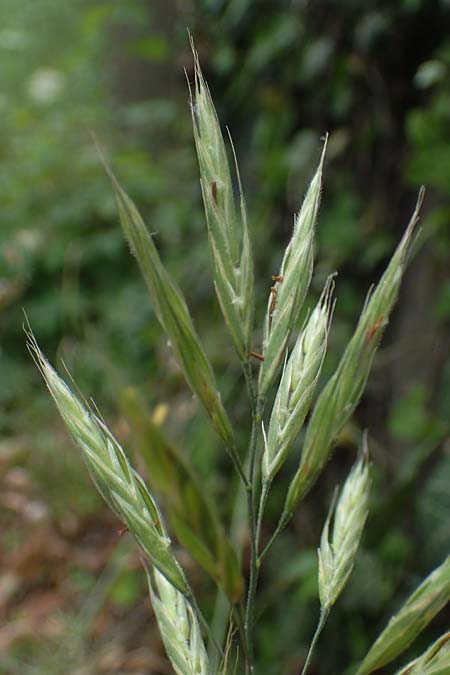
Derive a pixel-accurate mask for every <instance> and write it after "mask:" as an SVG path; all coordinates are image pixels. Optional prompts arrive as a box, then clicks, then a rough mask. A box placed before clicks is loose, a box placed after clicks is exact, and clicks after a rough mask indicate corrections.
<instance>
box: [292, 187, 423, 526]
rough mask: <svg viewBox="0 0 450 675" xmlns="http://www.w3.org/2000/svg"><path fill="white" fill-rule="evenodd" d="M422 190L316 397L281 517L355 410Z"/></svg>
mask: <svg viewBox="0 0 450 675" xmlns="http://www.w3.org/2000/svg"><path fill="white" fill-rule="evenodd" d="M423 194H424V192H423V190H421V191H420V194H419V199H418V202H417V205H416V208H415V210H414V213H413V215H412V217H411V220H410V222H409V225H408V227H407V229H406V231H405V233H404V235H403V237H402V239H401V241H400V243H399V245H398V247H397V250H396V251H395V253H394V255H393V256H392V259H391V261H390V263H389V265H388V267H387V268H386V270H385V272H384V274H383V276H382V278H381V280H380V282H379V283H378V285H377V287H376V288H375V290H374V291H373V293H372V294H371V296H370V297H369V299H368V300H367V302H366V305H365V307H364V309H363V312H362V314H361V317H360V319H359V323H358V326H357V328H356V331H355V333H354V335H353V337H352V339H351V340H350V342H349V344H348V345H347V348H346V350H345V352H344V354H343V356H342V359H341V361H340V363H339V365H338V367H337V369H336V371H335V373H334V375H333V376H332V377H331V378H330V380H329V381H328V383H327V385H326V386H325V388H324V389H323V391H322V393H321V394H320V396H319V399H318V401H317V403H316V405H315V407H314V410H313V413H312V416H311V420H310V422H309V424H308V428H307V431H306V437H305V443H304V447H303V451H302V457H301V462H300V466H299V468H298V471H297V473H296V475H295V477H294V479H293V480H292V482H291V485H290V487H289V491H288V495H287V498H286V503H285V508H284V513H285V518H288V517H289V515H290V514H291V513H292V511H293V510H294V508H295V506H296V505H297V503H298V502H299V501H300V499H302V498H303V497H304V496H305V494H306V493H307V492H308V491H309V489H310V488H311V487H312V485H313V484H314V482H315V480H316V479H317V477H318V475H319V474H320V472H321V471H322V469H323V467H324V465H325V463H326V461H327V459H328V457H329V455H330V452H331V449H332V446H333V443H334V442H335V439H336V438H337V437H338V435H339V433H340V431H341V429H342V428H343V426H344V424H345V423H346V422H347V420H348V419H349V418H350V416H351V415H352V413H353V411H354V410H355V408H356V406H357V404H358V402H359V399H360V397H361V394H362V392H363V390H364V387H365V385H366V382H367V378H368V376H369V372H370V368H371V365H372V361H373V357H374V355H375V352H376V350H377V347H378V344H379V341H380V339H381V335H382V333H383V329H384V328H385V326H386V325H387V323H388V319H389V315H390V313H391V311H392V308H393V306H394V304H395V301H396V299H397V295H398V291H399V288H400V283H401V279H402V276H403V272H404V270H405V266H406V262H407V257H408V252H409V249H410V245H411V238H412V233H413V230H414V226H415V224H416V223H417V220H418V218H419V210H420V206H421V203H422V200H423Z"/></svg>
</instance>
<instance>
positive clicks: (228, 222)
mask: <svg viewBox="0 0 450 675" xmlns="http://www.w3.org/2000/svg"><path fill="white" fill-rule="evenodd" d="M191 47H192V52H193V55H194V68H195V82H194V91H193V92H192V91H191V92H190V94H191V111H192V121H193V126H194V137H195V146H196V150H197V156H198V161H199V166H200V177H201V178H200V182H201V186H202V194H203V203H204V207H205V213H206V222H207V226H208V236H209V243H210V248H211V252H212V260H213V266H214V285H215V288H216V293H217V297H218V299H219V304H220V307H221V310H222V313H223V316H224V319H225V323H226V325H227V327H228V330H229V331H230V334H231V337H232V339H233V343H234V346H235V348H236V351H237V353H238V355H239V357H240V359H241V360H242V361H247V362H248V361H249V359H250V349H251V333H252V327H253V314H254V298H253V286H254V281H253V258H252V251H251V244H250V238H249V233H248V226H247V212H246V207H245V201H244V196H243V192H242V186H241V183H240V178H239V171H238V168H237V162H236V157H235V156H234V159H235V165H236V174H237V179H238V184H239V202H240V204H239V208H236V204H235V200H234V196H233V185H232V181H231V174H230V168H229V164H228V158H227V151H226V147H225V143H224V140H223V136H222V132H221V130H220V125H219V121H218V119H217V114H216V111H215V109H214V104H213V102H212V99H211V95H210V92H209V89H208V86H207V84H206V82H205V80H204V78H203V74H202V71H201V69H200V64H199V61H198V56H197V53H196V51H195V49H194V46H193V43H191ZM233 154H234V149H233Z"/></svg>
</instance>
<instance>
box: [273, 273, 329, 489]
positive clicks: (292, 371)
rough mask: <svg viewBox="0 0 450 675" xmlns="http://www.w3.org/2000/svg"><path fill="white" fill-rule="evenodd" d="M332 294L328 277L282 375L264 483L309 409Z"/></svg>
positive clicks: (279, 463)
mask: <svg viewBox="0 0 450 675" xmlns="http://www.w3.org/2000/svg"><path fill="white" fill-rule="evenodd" d="M332 291H333V281H332V278H331V277H330V278H329V279H328V281H327V284H326V286H325V289H324V291H323V293H322V296H321V298H320V300H319V302H318V303H317V305H316V307H315V309H314V310H313V312H312V314H311V316H310V318H309V320H308V322H307V324H306V326H305V327H304V329H303V330H302V331H301V332H300V335H299V336H298V338H297V342H296V344H295V346H294V349H293V350H292V353H291V355H290V357H289V360H288V362H287V364H286V367H285V369H284V371H283V375H282V378H281V382H280V385H279V387H278V392H277V395H276V398H275V403H274V406H273V409H272V414H271V417H270V424H269V431H268V434H267V442H266V444H265V449H264V454H263V461H262V475H263V482H267V481H271V480H273V478H274V476H275V474H276V473H277V472H278V471H279V470H280V468H281V466H282V465H283V463H284V461H285V459H286V456H287V454H288V452H289V450H290V448H291V447H292V445H293V443H294V442H295V440H296V438H297V436H298V434H299V433H300V431H301V428H302V426H303V422H304V420H305V417H306V415H307V413H308V410H309V407H310V405H311V402H312V398H313V394H314V389H315V387H316V384H317V380H318V378H319V375H320V370H321V368H322V363H323V359H324V356H325V352H326V348H327V338H328V328H329V324H330V315H331V308H332V302H331V296H332Z"/></svg>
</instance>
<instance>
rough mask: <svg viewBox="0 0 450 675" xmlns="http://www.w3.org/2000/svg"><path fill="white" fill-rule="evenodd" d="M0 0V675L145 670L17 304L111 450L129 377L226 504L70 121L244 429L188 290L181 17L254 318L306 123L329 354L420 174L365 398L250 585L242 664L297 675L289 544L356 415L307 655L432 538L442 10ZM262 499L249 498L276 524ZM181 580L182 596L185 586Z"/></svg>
mask: <svg viewBox="0 0 450 675" xmlns="http://www.w3.org/2000/svg"><path fill="white" fill-rule="evenodd" d="M0 7H1V16H2V22H1V29H0V57H1V62H2V73H1V76H0V77H1V80H0V82H1V91H0V110H1V116H2V125H1V127H0V148H1V149H0V153H1V160H2V161H1V163H0V185H1V192H2V199H1V202H2V211H1V216H0V217H1V228H0V238H1V251H0V310H1V313H2V316H1V318H2V321H1V322H0V368H1V383H0V403H1V405H0V425H1V439H0V464H1V473H0V485H1V490H0V506H1V511H2V520H3V521H4V524H3V523H2V533H1V538H0V555H1V557H2V565H1V570H2V571H1V573H0V607H1V609H0V613H1V615H2V616H1V621H0V625H2V626H3V627H2V628H1V629H0V653H2V654H4V655H5V656H2V657H0V672H2V673H3V672H4V673H15V672H17V673H28V672H30V673H55V674H56V673H61V672H63V671H62V670H61V668H63V669H64V672H73V673H111V672H118V673H119V672H120V673H165V672H170V671H169V670H168V666H167V665H166V663H165V661H164V657H163V652H162V650H161V647H160V646H159V641H158V638H157V637H156V634H154V633H153V628H152V621H151V612H150V610H149V605H148V601H145V602H143V601H142V591H143V579H142V574H141V571H140V569H139V559H138V557H137V555H136V554H135V553H134V552H133V549H132V547H131V546H130V545H129V543H128V542H127V540H126V538H123V537H120V536H119V535H118V534H117V529H118V525H117V523H116V521H115V520H114V519H113V518H112V517H111V516H109V515H108V513H106V512H105V511H104V509H103V506H102V505H101V503H100V502H99V500H98V499H97V497H96V494H95V492H94V490H93V489H92V486H91V485H90V483H89V479H88V478H87V475H86V471H85V468H84V466H83V465H82V464H81V462H80V461H79V457H78V455H77V454H76V453H75V452H74V451H73V448H72V447H71V445H70V443H69V441H68V439H67V438H66V435H65V433H64V431H63V430H62V428H61V427H60V423H59V420H58V419H57V416H56V414H55V411H54V410H53V409H52V408H51V404H50V402H49V400H48V397H47V395H46V394H45V392H44V391H43V390H42V386H41V384H40V382H39V381H38V376H37V374H36V373H35V372H34V369H33V366H32V363H31V360H30V358H29V356H28V354H27V353H26V350H25V346H24V339H23V336H22V328H21V327H22V322H23V314H22V307H23V308H24V309H25V310H26V312H27V314H28V317H29V319H30V322H31V324H32V326H33V329H34V331H35V333H36V335H37V336H38V339H39V341H40V343H41V345H42V347H43V349H44V351H45V352H46V353H47V354H48V355H49V356H53V357H56V355H58V356H62V357H63V358H64V361H65V362H66V364H67V366H68V368H69V370H70V371H71V372H72V373H74V375H75V376H76V379H77V382H81V384H82V390H83V392H84V393H86V394H87V395H90V394H92V395H93V396H94V398H95V400H96V402H97V403H98V404H99V406H100V407H101V409H102V411H103V412H104V413H105V415H106V416H107V418H108V421H109V422H110V423H111V425H112V426H113V427H114V430H115V432H116V433H117V434H118V435H119V437H120V438H121V439H123V441H124V443H125V444H127V445H128V446H129V447H131V448H133V445H134V447H136V446H137V444H136V439H134V438H133V435H132V427H131V425H130V424H129V420H128V419H127V412H126V411H127V410H128V414H129V408H126V407H125V403H124V401H125V400H129V399H130V396H131V395H132V396H139V397H140V398H141V400H142V401H143V402H144V405H145V408H146V410H147V411H149V413H150V414H152V415H153V417H154V420H155V421H156V422H157V424H160V425H162V428H163V429H164V430H165V431H166V432H167V434H168V436H169V437H170V438H171V439H173V441H174V442H176V443H177V444H178V445H179V446H180V448H181V449H182V451H183V452H185V453H187V454H188V455H189V456H190V457H191V458H192V460H193V462H194V463H195V465H196V467H197V469H198V471H199V472H200V474H201V476H202V477H203V478H204V480H205V481H208V482H209V483H210V484H211V486H212V488H213V489H214V490H215V492H216V494H217V495H218V499H219V500H220V502H221V503H222V504H223V508H224V517H226V516H227V515H229V514H227V512H226V504H227V500H226V497H227V493H226V482H225V479H226V476H227V472H228V471H229V465H228V462H227V460H226V458H224V457H223V453H222V451H221V448H220V446H218V444H217V441H216V439H215V438H214V436H213V435H212V434H210V432H209V431H208V429H207V425H205V424H204V421H203V420H202V416H201V414H198V410H197V406H196V404H195V402H194V401H192V399H191V397H190V395H189V393H188V392H187V391H186V389H185V387H184V385H183V382H182V378H181V377H180V375H179V373H178V371H177V369H176V366H175V364H174V363H173V361H172V359H171V357H170V351H169V349H168V346H167V344H166V343H165V340H164V337H163V335H162V333H161V331H160V329H159V327H158V326H157V323H156V322H155V320H154V316H153V313H152V309H151V307H150V305H149V302H148V299H147V293H146V290H145V287H144V284H143V283H142V281H141V279H140V277H139V273H138V271H137V268H136V265H135V262H134V260H133V259H132V258H131V256H130V255H129V252H128V250H127V249H126V246H125V245H124V243H123V238H122V234H121V231H120V227H119V224H118V218H117V213H116V207H115V203H114V197H113V194H112V191H111V188H110V185H109V183H108V180H107V179H106V178H105V176H104V173H103V170H102V169H101V166H100V163H99V161H98V157H97V155H96V152H95V149H94V147H93V143H92V140H91V138H90V135H89V131H90V130H95V131H96V133H97V134H98V136H99V137H100V139H101V141H102V143H103V144H104V145H105V146H106V148H107V150H108V153H109V155H110V158H111V161H112V163H113V165H114V168H115V170H116V172H117V174H118V175H119V176H120V179H121V181H122V183H123V185H124V186H125V187H126V189H127V191H128V193H129V194H130V195H131V196H132V197H133V199H134V200H135V201H136V203H137V204H139V206H140V208H141V211H142V213H143V215H145V217H146V221H147V223H148V225H149V228H150V230H151V231H152V232H155V233H156V242H157V245H158V247H159V249H160V251H161V253H162V255H163V256H164V259H165V261H166V262H167V264H168V266H169V268H170V269H171V271H172V272H173V273H174V275H175V276H176V278H177V279H178V281H179V284H180V286H181V287H182V288H183V290H184V292H185V294H186V296H187V298H188V300H189V303H190V306H191V309H192V312H193V314H194V315H195V316H196V319H197V326H198V329H199V332H200V334H201V335H202V338H203V340H204V343H205V345H206V348H207V351H208V353H209V354H210V357H211V360H212V362H213V363H214V365H215V367H216V370H217V372H218V373H219V375H220V383H221V386H222V390H223V392H224V399H225V402H226V404H227V406H228V407H229V409H230V411H231V414H232V415H233V416H234V419H235V420H236V426H237V428H238V429H239V428H241V429H242V433H245V432H246V431H247V429H245V425H246V424H247V422H246V420H247V418H248V414H247V412H248V411H247V410H246V409H245V407H244V406H243V405H242V404H241V400H242V399H241V389H242V382H241V380H240V378H239V372H238V365H237V363H236V360H235V358H234V355H233V349H232V346H231V344H230V341H229V339H228V336H227V335H226V334H224V333H223V332H222V331H220V332H219V329H218V326H220V325H221V321H220V318H219V311H218V308H217V306H216V300H215V297H214V294H213V290H212V275H211V270H210V261H209V252H208V249H207V246H206V236H205V225H204V216H203V213H202V207H201V198H200V190H199V185H198V169H197V165H196V158H195V151H194V144H193V138H192V131H191V120H190V115H189V109H188V104H187V99H188V96H187V87H186V81H185V76H184V73H183V68H186V69H187V75H188V77H191V76H192V58H191V55H190V52H189V44H188V39H187V33H186V28H187V27H189V29H190V30H191V32H192V33H193V35H194V36H195V40H196V45H197V48H198V50H199V53H200V59H201V63H202V67H203V69H204V72H205V74H206V77H207V79H208V82H209V85H210V88H211V91H212V93H213V97H214V100H215V103H216V106H217V108H218V112H219V116H220V118H221V121H222V123H223V124H227V125H228V126H229V128H230V130H231V133H232V136H233V140H234V143H235V145H236V148H237V153H238V156H239V160H240V167H241V173H242V178H243V183H244V189H245V192H246V197H247V201H248V206H249V212H250V216H251V229H252V233H253V239H254V242H255V245H256V260H257V277H258V280H259V285H258V287H257V297H259V298H260V299H261V302H260V306H261V310H262V308H263V306H264V304H265V298H266V296H267V290H268V287H269V285H270V278H271V275H272V274H274V273H276V271H277V268H278V264H279V260H280V256H281V252H282V250H283V246H284V245H285V243H286V241H287V239H288V236H289V232H290V229H291V226H292V216H293V213H294V212H295V210H296V209H297V208H298V207H299V204H300V203H301V198H302V195H303V192H304V189H305V187H306V185H307V183H308V180H309V178H310V177H311V175H312V172H313V170H314V167H315V165H316V162H317V159H318V155H319V152H320V147H321V143H320V138H321V136H322V135H323V134H324V132H325V131H328V132H329V133H330V141H329V152H328V159H327V165H326V168H325V177H324V185H325V187H324V195H323V202H322V208H321V214H320V218H319V224H318V229H317V240H318V243H317V245H318V258H319V259H320V264H319V267H318V268H317V269H316V273H315V278H314V280H313V290H315V291H318V290H319V289H320V288H321V287H322V285H323V281H324V279H325V277H326V275H327V274H328V273H329V272H330V271H333V270H335V269H337V270H339V276H338V278H337V298H338V303H337V306H336V312H335V321H334V329H333V332H332V335H331V348H330V352H331V355H330V358H329V360H328V361H327V363H326V367H325V370H326V371H327V372H328V369H331V368H332V367H333V359H334V362H335V361H336V360H337V358H338V356H339V354H340V352H341V349H342V347H343V345H344V344H345V343H346V340H347V339H348V337H349V336H350V334H351V331H352V327H353V326H354V323H355V321H356V318H357V316H358V313H359V311H360V309H361V305H362V301H363V298H364V296H365V294H366V293H367V291H368V289H369V287H370V284H371V283H372V282H373V281H375V280H376V279H377V278H378V276H379V274H380V271H381V270H382V269H383V267H384V264H385V262H386V260H387V259H388V257H389V255H390V253H391V251H392V250H393V247H394V243H395V242H396V240H397V239H398V237H399V235H400V233H401V231H402V228H403V227H404V225H405V223H406V221H407V218H408V215H409V214H410V212H411V210H412V207H413V204H414V201H415V195H416V193H417V191H418V187H419V186H420V184H422V183H424V184H425V185H426V186H427V196H426V202H425V208H424V212H423V218H422V227H423V229H422V235H421V239H420V243H419V246H418V247H417V251H416V255H415V257H414V260H413V261H412V264H411V267H410V270H409V272H408V273H407V277H406V282H405V285H404V287H403V291H402V294H401V298H400V303H399V306H398V308H397V311H396V312H395V315H394V319H393V321H392V323H391V325H390V327H389V330H388V332H387V335H386V337H385V339H384V342H383V345H382V349H381V350H380V353H379V355H378V357H377V361H376V363H375V368H374V370H373V373H372V376H371V379H370V382H369V387H368V390H367V393H366V395H365V397H364V400H363V404H362V405H361V406H360V409H359V410H358V413H357V415H356V416H355V418H354V419H353V421H352V424H351V425H348V426H347V427H346V429H345V431H344V434H343V436H342V438H341V439H340V443H339V447H338V449H337V451H336V453H335V455H334V459H333V460H332V463H331V465H330V466H329V468H328V470H327V473H326V475H325V478H324V480H323V481H322V482H321V485H320V486H319V487H318V488H316V489H315V490H313V492H312V493H311V495H310V496H309V497H308V499H307V501H306V503H305V507H304V508H303V509H302V510H301V513H300V514H299V517H298V519H297V520H296V521H295V522H294V523H293V524H292V526H291V527H290V529H289V531H287V532H286V533H285V534H284V536H283V537H282V538H281V539H280V541H279V542H278V544H277V547H276V551H275V550H274V552H273V554H272V555H271V558H270V559H269V560H268V569H267V572H266V575H265V578H264V579H263V580H262V597H261V603H260V610H261V611H262V610H263V609H264V613H261V615H260V619H259V638H260V643H259V650H260V654H261V656H262V658H263V659H264V662H265V663H266V664H267V669H266V671H265V672H267V673H274V674H275V673H297V672H298V671H299V668H300V666H301V663H302V660H303V659H304V657H305V649H306V645H307V642H308V639H309V638H310V636H311V633H312V631H313V629H314V622H315V619H316V616H317V606H318V599H317V589H316V555H315V549H316V547H317V545H318V539H319V533H320V529H321V523H322V522H323V517H324V514H325V513H326V511H327V508H328V504H329V500H330V496H331V486H332V485H334V484H335V482H336V480H340V479H341V478H342V477H343V476H344V475H345V474H346V472H347V470H348V467H349V466H350V463H351V460H352V457H353V455H354V443H355V438H356V437H357V431H358V429H360V428H364V427H367V428H368V429H369V438H370V446H371V451H372V457H373V460H374V463H375V465H376V469H375V472H374V473H375V488H374V491H373V504H372V512H371V516H370V518H369V521H368V525H367V531H366V534H365V538H364V542H363V551H362V552H361V554H360V556H359V562H358V565H357V567H356V569H355V572H354V575H353V578H352V581H351V586H350V587H349V589H348V591H347V592H346V594H345V595H344V597H343V598H342V600H341V601H340V602H339V606H338V607H337V608H336V612H335V614H334V616H332V617H331V619H330V623H329V626H328V627H327V630H326V632H325V633H324V635H323V637H322V639H321V644H322V645H325V644H326V648H324V649H322V650H320V645H319V650H318V654H319V656H318V657H317V659H316V663H314V664H313V668H312V670H311V672H312V673H314V674H317V675H322V674H325V673H336V674H337V673H344V672H347V671H346V669H347V668H350V667H351V664H352V662H355V661H356V660H357V659H358V657H359V656H361V655H362V654H363V653H364V651H365V648H367V646H368V645H369V644H370V642H371V640H372V639H373V638H374V637H375V635H376V634H377V632H378V629H379V628H380V627H381V626H382V625H384V623H385V621H386V618H387V617H388V616H389V615H390V613H391V612H392V610H393V609H394V608H395V607H396V606H398V604H399V602H400V601H401V599H402V598H403V597H405V595H407V593H408V592H409V591H410V590H411V589H412V588H413V587H414V585H415V584H416V583H417V581H418V580H419V579H420V578H422V577H423V576H424V575H425V574H426V573H427V572H428V571H429V570H430V569H431V568H432V567H434V566H436V565H438V564H439V562H440V561H441V560H442V559H443V558H444V556H445V555H447V554H448V551H449V544H450V526H449V523H450V493H449V491H448V484H449V480H450V458H449V450H450V446H449V444H448V440H447V439H448V427H449V419H450V417H449V413H450V358H449V352H448V338H449V330H450V328H449V324H450V278H449V275H448V270H449V268H450V253H449V252H450V228H449V218H450V201H449V196H450V38H449V34H448V30H447V26H448V20H449V14H450V3H448V2H447V1H446V0H441V1H437V0H428V1H427V0H399V1H398V2H389V1H387V0H385V1H384V2H383V1H379V2H369V3H363V4H361V3H357V2H354V1H353V0H340V1H339V2H334V1H332V2H314V3H313V2H306V1H304V2H303V1H302V0H290V1H288V0H280V1H278V2H273V1H272V2H271V1H269V0H229V1H228V2H226V1H224V0H185V1H184V2H181V0H180V1H178V2H177V1H176V0H170V1H169V0H164V1H163V0H152V1H151V2H150V1H149V2H143V1H142V0H140V1H139V0H112V1H111V2H99V1H95V0H72V2H70V3H68V2H67V3H62V2H60V1H59V0H1V1H0ZM257 341H258V335H256V336H255V342H256V343H257ZM256 347H257V344H256ZM287 470H289V468H288V469H287ZM281 499H282V494H281V493H280V494H278V495H277V491H276V489H275V490H274V494H273V499H271V502H270V504H269V513H271V514H272V516H273V520H274V522H275V520H276V516H277V513H278V510H279V508H280V503H281ZM267 534H269V531H268V532H267V533H266V536H267ZM186 566H187V567H189V562H186ZM204 583H205V582H204V579H203V578H202V577H199V578H197V579H196V578H194V584H197V585H198V586H199V587H201V586H204ZM204 591H205V592H204V601H205V603H206V605H208V602H209V594H210V591H211V589H210V588H209V586H204ZM280 593H282V594H283V598H284V601H283V603H281V605H278V609H276V608H275V605H274V599H275V597H279V596H280ZM86 598H87V600H86ZM446 618H447V619H448V616H447V617H445V616H443V615H441V616H440V617H438V618H437V620H436V621H435V622H434V624H433V626H432V627H431V632H430V634H428V635H427V636H425V637H424V642H423V643H424V644H426V643H428V642H429V641H430V639H432V638H433V637H435V636H437V635H438V634H439V629H441V631H440V632H442V630H443V629H445V628H446ZM447 623H448V621H447ZM61 664H63V666H62V665H61ZM67 668H70V669H71V670H69V671H68V670H67ZM348 672H351V669H349V670H348Z"/></svg>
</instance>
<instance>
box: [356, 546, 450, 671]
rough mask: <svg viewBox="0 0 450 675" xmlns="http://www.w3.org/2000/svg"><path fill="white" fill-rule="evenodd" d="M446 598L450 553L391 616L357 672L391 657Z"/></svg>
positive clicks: (449, 595)
mask: <svg viewBox="0 0 450 675" xmlns="http://www.w3.org/2000/svg"><path fill="white" fill-rule="evenodd" d="M449 600H450V556H448V557H447V558H446V560H445V561H444V562H443V563H442V565H441V566H440V567H437V568H436V569H435V570H434V571H433V572H431V574H430V575H429V576H428V577H427V578H426V579H425V580H424V581H423V582H422V583H421V584H420V586H419V587H418V588H417V589H416V590H415V591H414V593H412V595H411V596H410V597H409V598H408V600H407V601H406V602H405V604H404V605H403V607H402V608H401V609H400V610H399V611H398V612H397V614H395V615H394V616H393V617H392V619H391V620H390V621H389V623H388V625H387V626H386V628H385V629H384V631H383V632H382V633H381V635H380V636H379V638H378V639H377V640H376V642H375V643H374V644H373V645H372V647H371V648H370V650H369V652H368V653H367V655H366V657H365V658H364V660H363V662H362V663H361V665H360V667H359V668H358V671H357V675H369V673H372V672H373V671H374V670H377V669H378V668H381V667H382V666H384V665H386V664H387V663H390V662H391V661H393V659H395V658H396V657H397V656H398V655H399V654H401V653H402V652H403V651H404V650H405V649H407V647H409V645H410V644H411V643H412V642H413V641H414V640H415V638H416V637H417V636H418V635H419V633H421V632H422V630H423V629H424V628H425V627H426V626H427V625H428V624H429V623H430V621H431V620H432V619H433V618H434V617H435V616H436V614H437V613H438V612H439V611H440V610H441V609H442V608H443V607H444V606H445V605H446V604H447V602H448V601H449ZM419 672H421V671H419ZM421 675H422V673H421Z"/></svg>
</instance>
